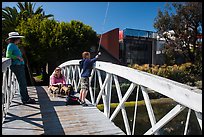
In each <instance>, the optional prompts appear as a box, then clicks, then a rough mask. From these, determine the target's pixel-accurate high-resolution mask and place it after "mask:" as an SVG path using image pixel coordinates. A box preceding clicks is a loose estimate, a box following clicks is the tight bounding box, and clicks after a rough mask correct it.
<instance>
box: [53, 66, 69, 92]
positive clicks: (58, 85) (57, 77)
mask: <svg viewBox="0 0 204 137" xmlns="http://www.w3.org/2000/svg"><path fill="white" fill-rule="evenodd" d="M49 89H50V90H51V92H52V93H59V94H66V95H68V94H69V92H68V88H67V86H66V81H65V77H64V76H63V75H62V73H61V68H60V67H57V68H56V69H55V71H54V74H53V75H52V76H51V81H50V86H49Z"/></svg>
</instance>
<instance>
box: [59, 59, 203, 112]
mask: <svg viewBox="0 0 204 137" xmlns="http://www.w3.org/2000/svg"><path fill="white" fill-rule="evenodd" d="M79 61H80V60H71V61H67V62H65V63H63V64H61V65H60V67H62V68H63V67H66V66H70V65H79ZM95 68H96V69H99V70H103V71H106V72H108V73H110V74H114V75H117V76H120V77H122V78H125V79H127V80H129V81H131V82H134V83H137V84H139V85H142V86H144V87H148V88H150V89H152V90H154V91H156V92H158V93H160V94H163V95H165V96H167V97H169V98H171V99H173V100H175V101H176V102H178V103H180V104H182V105H184V106H187V107H188V108H191V109H193V110H195V111H197V112H201V113H202V103H201V102H202V90H200V89H198V88H196V87H191V86H188V85H185V84H182V83H179V82H176V81H173V80H169V79H167V78H163V77H160V76H157V75H153V74H150V73H147V72H143V71H140V70H136V69H132V68H129V67H125V66H121V65H116V64H113V63H109V62H102V61H97V62H96V65H95ZM113 68H114V69H113ZM121 72H122V73H121ZM189 102H190V103H189Z"/></svg>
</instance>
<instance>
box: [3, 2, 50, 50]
mask: <svg viewBox="0 0 204 137" xmlns="http://www.w3.org/2000/svg"><path fill="white" fill-rule="evenodd" d="M17 7H18V9H19V11H18V9H17V8H16V7H13V8H11V7H5V8H2V38H3V39H6V38H7V37H8V33H9V32H11V31H16V27H17V26H18V25H19V23H20V21H21V20H22V19H23V20H27V19H28V18H30V17H32V16H34V15H37V14H39V15H41V16H40V17H41V18H42V19H43V18H50V17H53V15H52V14H48V15H45V12H44V10H43V8H42V6H40V7H37V9H36V10H35V3H31V2H24V3H23V2H18V4H17ZM6 44H7V43H5V41H3V43H2V45H3V46H5V45H6Z"/></svg>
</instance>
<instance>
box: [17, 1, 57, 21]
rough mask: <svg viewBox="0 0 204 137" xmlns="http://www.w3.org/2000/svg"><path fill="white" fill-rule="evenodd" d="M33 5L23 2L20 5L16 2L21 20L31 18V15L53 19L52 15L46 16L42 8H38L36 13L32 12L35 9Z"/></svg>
mask: <svg viewBox="0 0 204 137" xmlns="http://www.w3.org/2000/svg"><path fill="white" fill-rule="evenodd" d="M35 4H36V3H34V4H33V3H31V2H24V3H21V2H18V4H17V6H18V8H19V10H20V15H21V17H22V18H23V19H25V20H26V19H27V18H30V17H32V16H33V15H36V14H41V15H42V18H50V17H53V15H52V14H48V15H45V12H44V11H43V8H42V6H40V7H38V8H37V9H36V11H34V8H35Z"/></svg>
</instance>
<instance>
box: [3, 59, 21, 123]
mask: <svg viewBox="0 0 204 137" xmlns="http://www.w3.org/2000/svg"><path fill="white" fill-rule="evenodd" d="M10 65H11V59H8V58H2V76H3V77H2V123H3V122H4V120H5V117H6V114H7V112H8V109H9V107H10V104H11V101H12V99H13V97H14V94H15V92H17V91H19V85H18V81H17V79H16V76H15V74H14V73H13V72H11V69H10Z"/></svg>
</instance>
